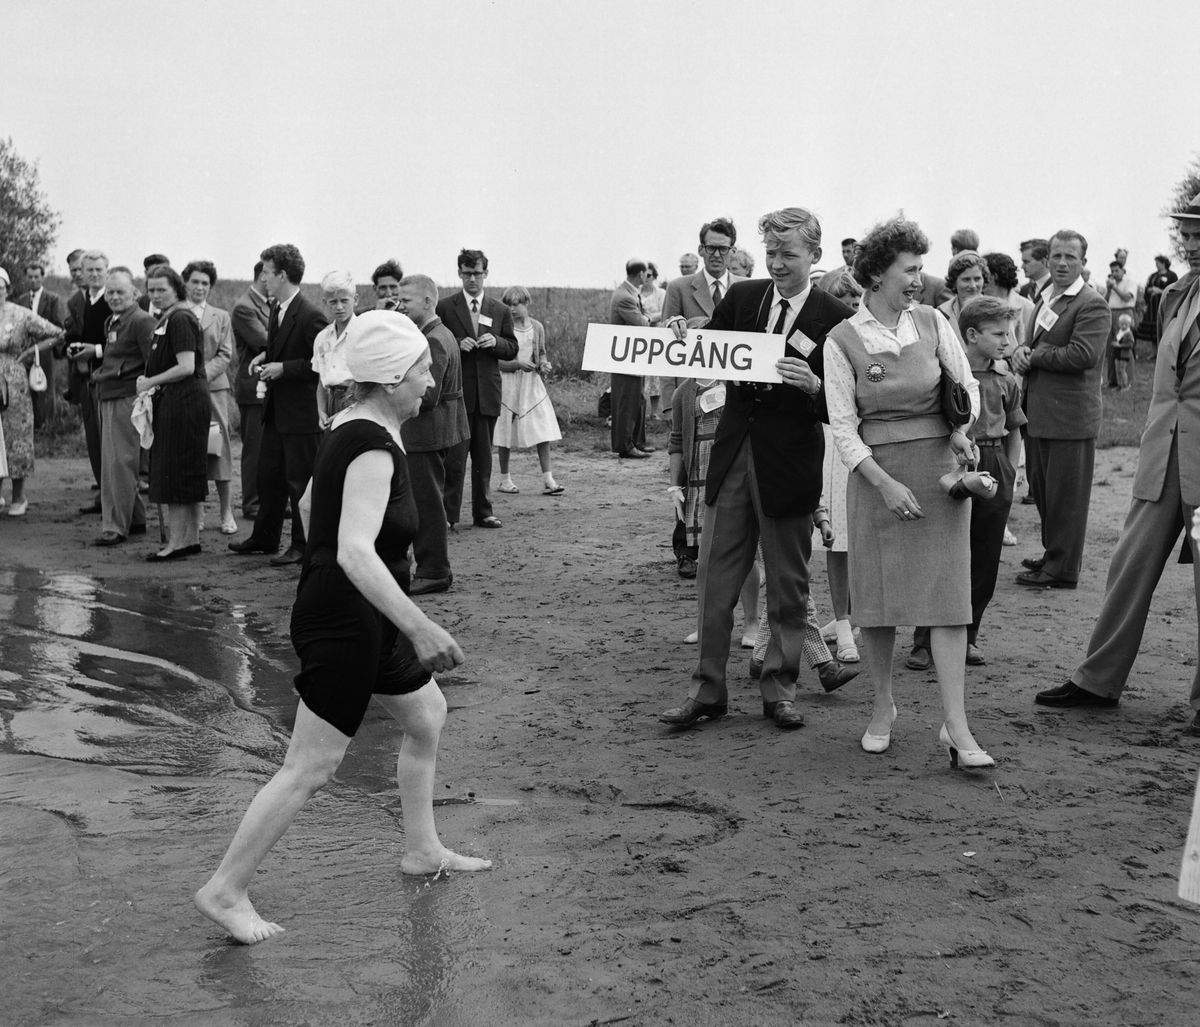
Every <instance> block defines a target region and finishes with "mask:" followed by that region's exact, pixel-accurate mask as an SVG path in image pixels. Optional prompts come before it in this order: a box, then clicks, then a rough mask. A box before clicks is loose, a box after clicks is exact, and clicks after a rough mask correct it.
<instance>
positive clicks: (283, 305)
mask: <svg viewBox="0 0 1200 1027" xmlns="http://www.w3.org/2000/svg"><path fill="white" fill-rule="evenodd" d="M299 295H300V290H299V289H297V290H296V291H295V292H294V293H292V294H291V295H290V296H289V297H288V298H287V299H286V300H283V301H282V302H280V303H278V304H277V306H278V307H279V320H280V322H281V323H282V322H283V315H284V314H285V313H286V312H287V308H288V307H289V306H291V303H292V300H294V299H295V298H296V297H297V296H299Z"/></svg>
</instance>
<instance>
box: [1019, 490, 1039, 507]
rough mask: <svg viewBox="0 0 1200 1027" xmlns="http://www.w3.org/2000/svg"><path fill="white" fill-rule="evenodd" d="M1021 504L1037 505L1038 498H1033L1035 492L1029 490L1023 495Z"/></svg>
mask: <svg viewBox="0 0 1200 1027" xmlns="http://www.w3.org/2000/svg"><path fill="white" fill-rule="evenodd" d="M1021 505H1022V506H1036V505H1037V500H1036V499H1034V498H1033V493H1031V492H1027V493H1026V494H1025V495H1023V496H1022V497H1021Z"/></svg>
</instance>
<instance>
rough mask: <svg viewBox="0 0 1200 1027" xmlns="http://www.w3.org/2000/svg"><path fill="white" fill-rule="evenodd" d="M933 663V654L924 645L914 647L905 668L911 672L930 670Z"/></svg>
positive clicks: (905, 662)
mask: <svg viewBox="0 0 1200 1027" xmlns="http://www.w3.org/2000/svg"><path fill="white" fill-rule="evenodd" d="M932 663H933V653H931V652H930V651H929V650H928V649H926V648H925V647H924V646H923V645H914V646H913V647H912V652H911V653H909V654H908V659H907V660H905V661H904V666H906V667H907V668H908V669H909V670H928V669H929V667H930V665H931V664H932Z"/></svg>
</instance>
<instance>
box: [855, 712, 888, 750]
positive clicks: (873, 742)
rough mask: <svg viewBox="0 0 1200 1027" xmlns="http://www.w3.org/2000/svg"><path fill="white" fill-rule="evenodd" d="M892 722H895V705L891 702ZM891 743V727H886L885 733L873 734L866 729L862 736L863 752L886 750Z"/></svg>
mask: <svg viewBox="0 0 1200 1027" xmlns="http://www.w3.org/2000/svg"><path fill="white" fill-rule="evenodd" d="M892 723H893V724H895V723H896V705H895V703H893V704H892ZM891 744H892V729H891V727H890V726H889V727H888V733H887V734H886V735H873V734H871V732H870V731H867V732H865V733H864V734H863V736H862V747H863V752H874V753H880V752H887V750H888V746H889V745H891Z"/></svg>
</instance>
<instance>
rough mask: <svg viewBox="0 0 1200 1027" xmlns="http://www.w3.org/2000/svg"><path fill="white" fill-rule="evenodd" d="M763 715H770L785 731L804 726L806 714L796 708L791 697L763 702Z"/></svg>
mask: <svg viewBox="0 0 1200 1027" xmlns="http://www.w3.org/2000/svg"><path fill="white" fill-rule="evenodd" d="M763 716H764V717H770V718H771V720H773V721H775V726H776V727H781V728H783V729H784V731H792V730H794V729H796V728H798V727H804V714H803V713H801V712H800V711H799V710H798V709H796V704H795V703H794V702H792V701H791V700H790V699H780V700H779V702H765V703H763Z"/></svg>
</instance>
